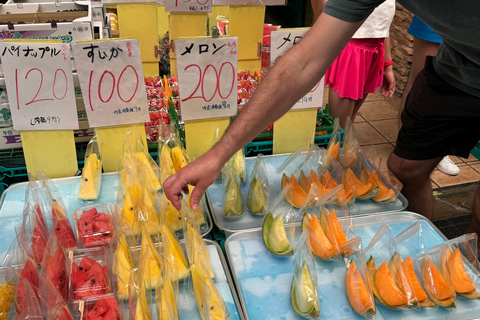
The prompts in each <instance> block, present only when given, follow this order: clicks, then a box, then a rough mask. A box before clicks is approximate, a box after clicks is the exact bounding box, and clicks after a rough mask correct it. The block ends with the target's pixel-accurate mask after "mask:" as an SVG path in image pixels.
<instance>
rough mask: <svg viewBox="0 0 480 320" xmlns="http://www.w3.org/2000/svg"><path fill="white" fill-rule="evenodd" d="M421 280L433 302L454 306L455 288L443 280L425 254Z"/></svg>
mask: <svg viewBox="0 0 480 320" xmlns="http://www.w3.org/2000/svg"><path fill="white" fill-rule="evenodd" d="M422 280H423V285H424V287H425V291H426V292H427V295H428V296H429V297H430V299H432V301H433V302H435V303H436V304H437V305H439V306H441V307H444V308H454V307H455V299H454V297H455V290H454V289H453V287H452V286H450V285H449V284H448V283H447V282H445V280H444V278H443V276H442V275H441V273H440V271H438V269H437V267H436V266H435V264H434V263H433V261H432V258H430V257H429V256H425V257H424V258H423V261H422Z"/></svg>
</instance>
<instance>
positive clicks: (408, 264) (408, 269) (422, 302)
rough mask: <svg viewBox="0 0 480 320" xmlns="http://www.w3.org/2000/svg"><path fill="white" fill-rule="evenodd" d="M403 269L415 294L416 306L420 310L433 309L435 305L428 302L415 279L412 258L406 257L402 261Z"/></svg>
mask: <svg viewBox="0 0 480 320" xmlns="http://www.w3.org/2000/svg"><path fill="white" fill-rule="evenodd" d="M403 268H404V269H405V274H406V275H407V277H408V279H409V280H410V283H411V285H412V289H413V291H414V292H415V296H416V297H417V300H418V305H419V306H420V307H421V308H432V307H434V306H435V303H433V302H432V301H429V300H428V296H427V294H426V293H425V290H423V288H422V286H421V285H420V282H419V281H418V279H417V276H416V274H415V269H414V268H413V262H412V257H408V258H406V259H405V260H403Z"/></svg>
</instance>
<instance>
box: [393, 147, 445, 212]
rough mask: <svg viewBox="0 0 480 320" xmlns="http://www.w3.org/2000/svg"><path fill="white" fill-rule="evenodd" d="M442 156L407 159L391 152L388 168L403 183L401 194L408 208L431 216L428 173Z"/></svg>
mask: <svg viewBox="0 0 480 320" xmlns="http://www.w3.org/2000/svg"><path fill="white" fill-rule="evenodd" d="M441 159H442V158H435V159H430V160H422V161H417V160H407V159H403V158H400V157H398V156H396V155H395V154H393V153H392V154H391V155H390V157H389V158H388V168H389V169H390V171H392V173H393V174H394V175H395V176H396V177H397V178H398V180H400V182H401V183H403V189H402V194H403V195H404V196H405V198H407V200H408V210H410V211H412V212H416V213H419V214H421V215H423V216H425V217H426V218H428V219H430V220H432V218H433V195H432V184H431V182H430V173H432V171H433V169H435V167H436V166H437V164H438V163H439V162H440V160H441Z"/></svg>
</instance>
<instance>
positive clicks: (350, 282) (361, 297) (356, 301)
mask: <svg viewBox="0 0 480 320" xmlns="http://www.w3.org/2000/svg"><path fill="white" fill-rule="evenodd" d="M340 250H341V251H345V252H348V253H349V254H348V255H347V256H345V263H346V265H347V270H346V272H345V292H346V294H347V298H348V302H349V304H350V307H352V309H353V310H354V311H355V312H356V313H358V314H359V315H361V316H363V317H365V318H368V319H374V318H375V314H376V312H377V310H376V306H375V299H374V297H373V292H372V287H371V286H370V281H369V280H368V271H367V263H366V262H365V255H364V253H363V245H362V239H361V238H360V237H356V238H354V239H352V240H350V241H348V242H346V243H344V244H343V245H342V246H341V247H340Z"/></svg>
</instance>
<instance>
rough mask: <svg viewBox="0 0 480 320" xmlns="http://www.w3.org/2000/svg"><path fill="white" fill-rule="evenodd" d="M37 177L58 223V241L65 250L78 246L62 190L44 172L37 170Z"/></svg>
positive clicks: (54, 219) (56, 230) (55, 222)
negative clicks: (61, 193) (61, 194)
mask: <svg viewBox="0 0 480 320" xmlns="http://www.w3.org/2000/svg"><path fill="white" fill-rule="evenodd" d="M37 177H38V179H39V181H40V184H41V186H42V192H43V197H44V200H45V205H46V207H47V208H48V210H50V211H51V212H52V220H53V223H54V224H55V225H56V227H55V228H54V229H53V230H55V233H56V235H57V239H58V241H59V242H60V244H61V245H62V246H63V247H64V248H65V250H69V249H74V248H76V247H77V241H76V239H75V234H74V233H73V229H72V225H71V224H70V220H69V219H68V217H67V210H66V209H65V204H64V203H63V199H62V197H61V196H60V192H59V191H58V189H57V187H56V186H55V184H54V183H53V182H52V181H51V180H50V179H49V178H48V177H47V176H46V175H45V174H44V173H43V172H37Z"/></svg>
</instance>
